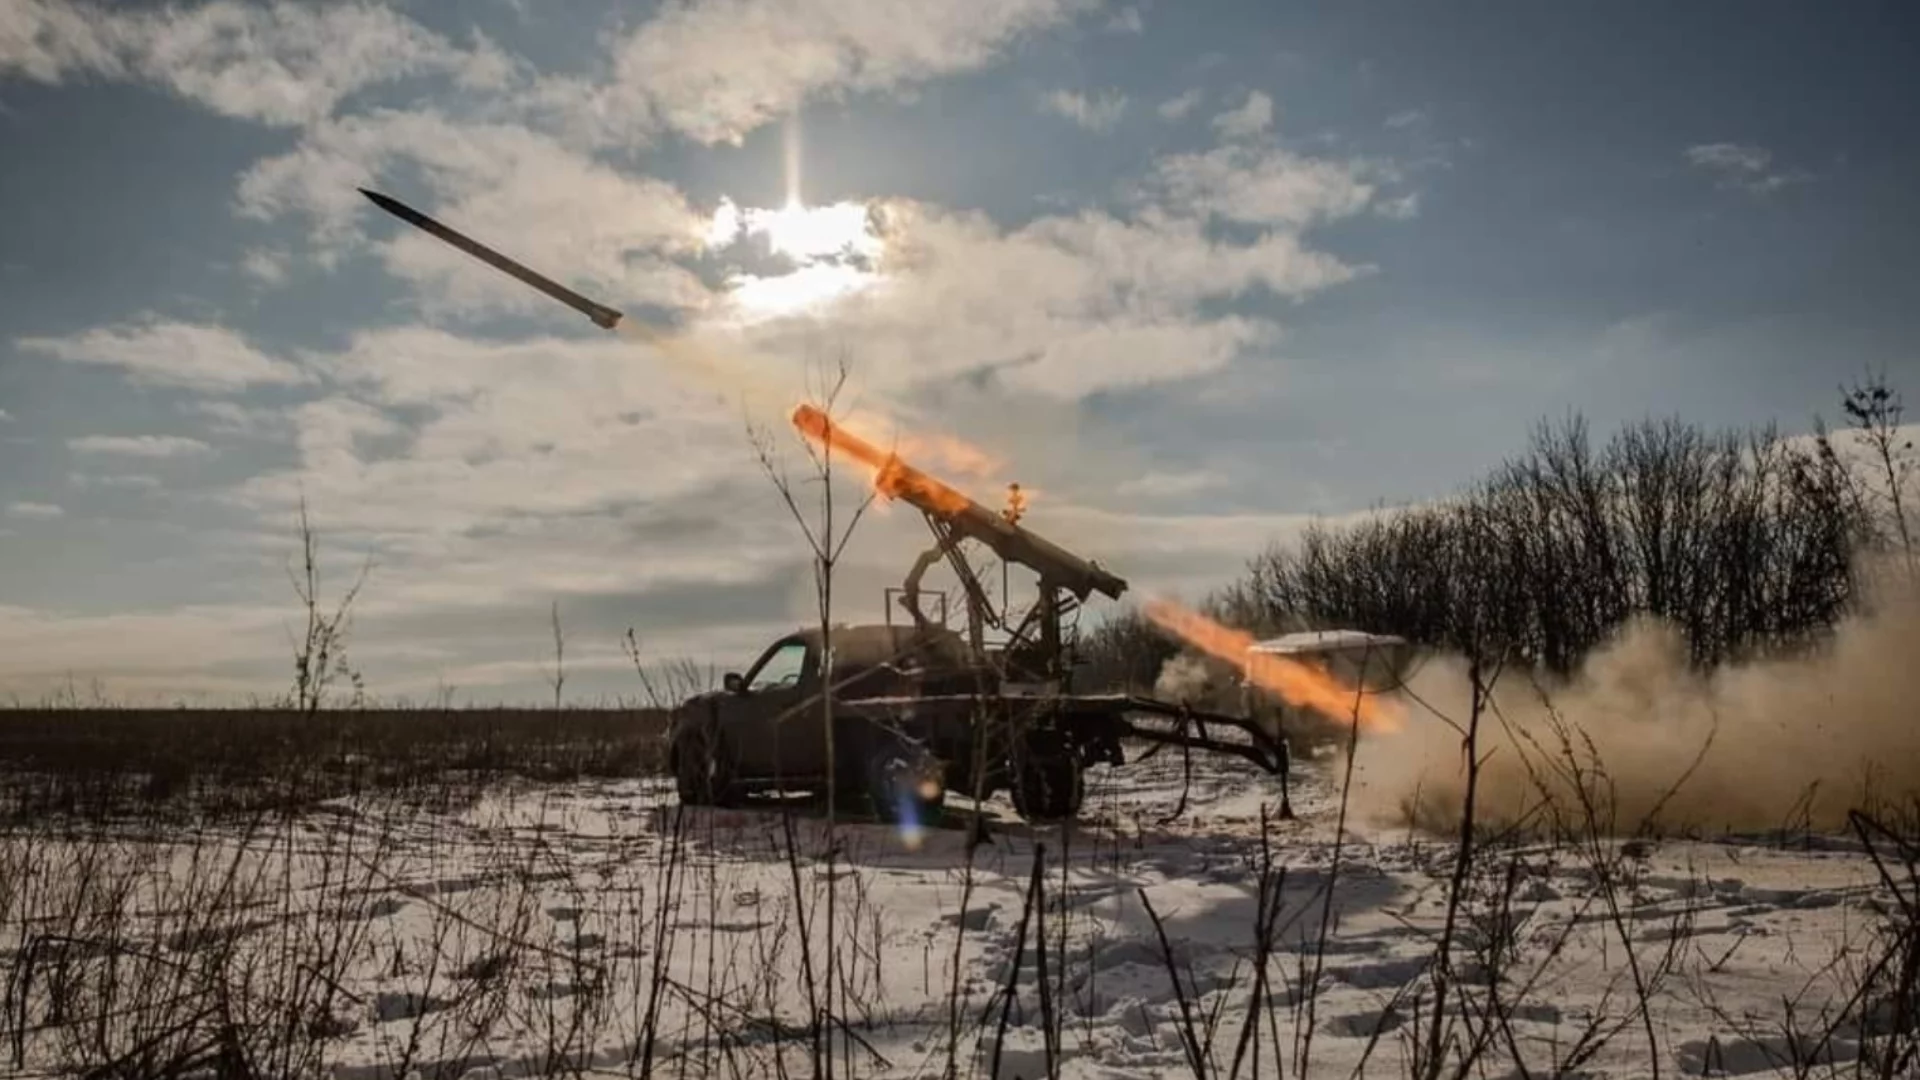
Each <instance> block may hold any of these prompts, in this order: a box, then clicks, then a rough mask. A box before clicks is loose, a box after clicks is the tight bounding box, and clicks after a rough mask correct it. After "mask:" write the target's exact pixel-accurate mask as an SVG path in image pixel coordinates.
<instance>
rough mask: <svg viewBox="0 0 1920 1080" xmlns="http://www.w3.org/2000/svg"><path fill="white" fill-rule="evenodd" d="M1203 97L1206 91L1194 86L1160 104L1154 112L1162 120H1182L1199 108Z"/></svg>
mask: <svg viewBox="0 0 1920 1080" xmlns="http://www.w3.org/2000/svg"><path fill="white" fill-rule="evenodd" d="M1205 97H1206V91H1204V90H1201V89H1200V88H1199V87H1197V86H1196V87H1194V88H1193V89H1191V90H1188V91H1187V92H1186V93H1184V94H1181V95H1180V96H1179V97H1175V98H1168V99H1167V100H1166V101H1163V102H1161V103H1160V106H1159V108H1158V109H1156V110H1155V111H1156V112H1158V113H1159V114H1160V118H1161V119H1162V120H1168V121H1172V120H1180V119H1184V118H1185V117H1186V115H1187V114H1188V113H1190V112H1192V111H1193V110H1194V109H1195V108H1197V107H1199V105H1200V102H1201V100H1202V99H1204V98H1205Z"/></svg>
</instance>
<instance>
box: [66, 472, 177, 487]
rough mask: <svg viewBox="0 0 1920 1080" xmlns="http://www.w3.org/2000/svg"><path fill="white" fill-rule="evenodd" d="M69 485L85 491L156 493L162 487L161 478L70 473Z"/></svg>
mask: <svg viewBox="0 0 1920 1080" xmlns="http://www.w3.org/2000/svg"><path fill="white" fill-rule="evenodd" d="M67 483H69V484H71V485H73V486H74V487H76V488H80V489H83V490H84V489H88V488H101V489H105V490H109V491H154V490H157V489H158V488H159V487H160V478H159V477H157V476H140V475H132V474H129V475H122V476H93V475H90V474H88V473H68V474H67Z"/></svg>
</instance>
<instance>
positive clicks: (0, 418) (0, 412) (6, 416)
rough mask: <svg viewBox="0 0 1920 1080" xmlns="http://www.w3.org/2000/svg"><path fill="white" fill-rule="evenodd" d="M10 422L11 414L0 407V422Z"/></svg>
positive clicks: (11, 419)
mask: <svg viewBox="0 0 1920 1080" xmlns="http://www.w3.org/2000/svg"><path fill="white" fill-rule="evenodd" d="M12 422H13V414H12V413H10V412H8V411H7V410H5V409H0V424H8V423H12Z"/></svg>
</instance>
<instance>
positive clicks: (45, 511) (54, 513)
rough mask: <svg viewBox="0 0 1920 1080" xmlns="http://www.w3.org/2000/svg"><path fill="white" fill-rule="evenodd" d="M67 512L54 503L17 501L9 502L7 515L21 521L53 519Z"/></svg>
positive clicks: (63, 515)
mask: <svg viewBox="0 0 1920 1080" xmlns="http://www.w3.org/2000/svg"><path fill="white" fill-rule="evenodd" d="M66 515H67V512H66V511H65V510H64V509H62V508H60V507H58V506H55V505H54V504H52V503H42V502H16V503H8V504H7V516H8V517H10V518H16V519H18V520H21V521H52V520H53V519H54V518H60V517H65V516H66Z"/></svg>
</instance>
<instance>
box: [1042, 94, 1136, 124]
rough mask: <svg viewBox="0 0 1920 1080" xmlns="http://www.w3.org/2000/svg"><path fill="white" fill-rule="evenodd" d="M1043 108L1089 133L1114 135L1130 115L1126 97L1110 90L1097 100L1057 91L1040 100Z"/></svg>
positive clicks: (1096, 98) (1083, 95)
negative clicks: (1107, 132) (1098, 132)
mask: <svg viewBox="0 0 1920 1080" xmlns="http://www.w3.org/2000/svg"><path fill="white" fill-rule="evenodd" d="M1040 107H1041V108H1042V109H1043V110H1045V111H1047V112H1050V113H1053V114H1054V115H1056V116H1064V117H1066V118H1067V119H1068V120H1071V121H1073V122H1074V123H1076V124H1078V125H1080V126H1081V127H1083V128H1086V129H1087V130H1088V131H1111V130H1113V127H1114V125H1116V124H1118V123H1119V122H1120V118H1121V117H1122V116H1123V115H1125V113H1126V111H1127V96H1126V95H1125V94H1122V93H1120V92H1118V91H1116V90H1108V91H1106V92H1104V93H1102V94H1100V95H1099V96H1097V97H1088V96H1087V95H1085V94H1081V93H1077V92H1073V91H1068V90H1055V91H1053V92H1052V93H1050V94H1047V95H1045V96H1043V97H1042V98H1041V99H1040Z"/></svg>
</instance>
